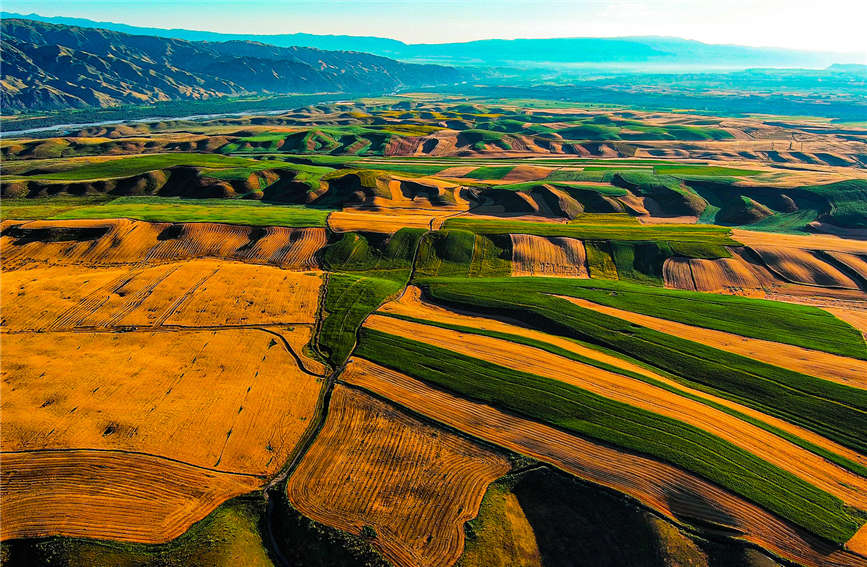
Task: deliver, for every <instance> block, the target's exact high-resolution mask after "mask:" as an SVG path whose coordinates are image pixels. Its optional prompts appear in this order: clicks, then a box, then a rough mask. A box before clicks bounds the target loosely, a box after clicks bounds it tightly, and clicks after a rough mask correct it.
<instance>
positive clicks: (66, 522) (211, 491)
mask: <svg viewBox="0 0 867 567" xmlns="http://www.w3.org/2000/svg"><path fill="white" fill-rule="evenodd" d="M0 480H2V482H0V513H2V516H3V522H2V528H0V538H2V539H3V540H7V539H15V538H42V537H48V536H55V535H64V536H70V537H82V538H95V539H113V540H118V541H128V542H136V543H162V542H166V541H169V540H172V539H174V538H176V537H178V536H180V535H181V534H183V533H184V532H186V531H187V530H188V529H189V528H190V526H191V525H192V524H194V523H195V522H197V521H199V520H201V519H202V518H204V517H205V516H207V515H208V514H209V513H211V512H212V511H213V510H214V508H216V507H217V506H218V505H220V504H221V503H223V502H224V501H226V500H228V499H229V498H232V497H234V496H237V495H239V494H244V493H246V492H249V491H251V490H254V489H256V488H257V487H258V486H260V485H261V483H262V479H261V478H259V477H256V476H253V475H240V474H230V473H221V472H216V471H212V470H208V469H205V468H200V467H194V466H191V465H187V464H184V463H179V462H177V461H173V460H170V459H165V458H161V457H156V456H153V455H146V454H142V453H134V452H125V451H102V450H93V449H72V450H69V451H51V450H45V451H23V452H7V451H6V450H5V449H4V452H3V453H0Z"/></svg>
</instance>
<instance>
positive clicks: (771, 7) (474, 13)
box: [2, 0, 867, 61]
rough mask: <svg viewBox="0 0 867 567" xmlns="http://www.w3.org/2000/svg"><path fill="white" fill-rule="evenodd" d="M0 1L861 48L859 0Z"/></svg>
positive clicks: (433, 34)
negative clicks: (639, 0)
mask: <svg viewBox="0 0 867 567" xmlns="http://www.w3.org/2000/svg"><path fill="white" fill-rule="evenodd" d="M2 6H3V10H6V11H9V12H18V13H24V14H27V13H31V12H35V13H38V14H40V15H43V16H69V17H79V18H88V19H92V20H97V21H109V22H119V23H125V24H130V25H138V26H148V27H159V28H185V29H194V30H209V31H217V32H224V33H258V34H279V33H295V32H306V33H314V34H346V35H372V36H378V37H390V38H394V39H399V40H401V41H404V42H407V43H445V42H454V41H470V40H474V39H489V38H502V39H512V38H542V37H618V36H636V35H657V36H675V37H682V38H685V39H696V40H699V41H704V42H707V43H727V44H738V45H750V46H759V47H786V48H791V49H805V50H812V51H840V52H854V53H863V54H864V55H865V61H867V36H865V32H864V22H865V21H867V1H865V0H823V1H821V2H816V1H815V0H809V1H804V0H725V1H720V0H710V1H708V0H646V1H643V2H638V1H634V0H608V1H605V0H544V1H531V0H495V1H491V0H36V1H33V0H3V2H2Z"/></svg>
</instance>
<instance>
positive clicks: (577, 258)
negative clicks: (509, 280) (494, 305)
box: [510, 234, 589, 278]
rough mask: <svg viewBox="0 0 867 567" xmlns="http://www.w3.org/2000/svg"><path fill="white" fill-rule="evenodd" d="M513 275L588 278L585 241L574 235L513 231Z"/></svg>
mask: <svg viewBox="0 0 867 567" xmlns="http://www.w3.org/2000/svg"><path fill="white" fill-rule="evenodd" d="M510 236H511V238H512V275H513V276H566V277H575V278H587V277H589V276H588V275H587V257H586V255H585V253H584V243H583V242H581V241H580V240H578V239H575V238H563V237H559V236H549V237H545V236H534V235H532V234H512V235H510Z"/></svg>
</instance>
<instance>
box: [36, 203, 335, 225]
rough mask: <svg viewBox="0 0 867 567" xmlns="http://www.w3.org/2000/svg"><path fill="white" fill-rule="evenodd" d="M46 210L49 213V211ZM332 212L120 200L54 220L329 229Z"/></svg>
mask: <svg viewBox="0 0 867 567" xmlns="http://www.w3.org/2000/svg"><path fill="white" fill-rule="evenodd" d="M49 211H50V210H49V209H46V212H49ZM329 212H330V211H328V210H325V209H314V208H307V207H304V206H302V205H270V204H266V203H262V202H260V201H241V200H237V199H232V200H229V199H177V198H171V197H120V198H117V199H114V200H112V201H110V202H107V203H103V204H96V205H82V206H76V207H73V208H69V209H66V210H63V211H60V212H58V213H57V214H55V215H53V216H50V218H52V219H61V220H64V219H108V218H121V217H126V218H131V219H138V220H143V221H153V222H222V223H230V224H244V225H256V226H289V227H307V226H325V220H326V218H327V217H328V213H329Z"/></svg>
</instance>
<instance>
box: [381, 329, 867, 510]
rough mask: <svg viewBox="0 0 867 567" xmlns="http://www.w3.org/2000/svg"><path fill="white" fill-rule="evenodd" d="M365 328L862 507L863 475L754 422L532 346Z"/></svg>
mask: <svg viewBox="0 0 867 567" xmlns="http://www.w3.org/2000/svg"><path fill="white" fill-rule="evenodd" d="M365 326H366V327H368V328H371V329H374V330H378V331H381V332H383V333H388V334H392V335H397V336H400V337H404V338H407V339H410V340H414V341H419V342H424V343H428V344H434V345H440V346H442V347H443V348H447V349H448V350H451V351H454V352H457V353H459V354H463V355H465V356H470V357H473V358H478V359H481V360H486V361H488V362H491V363H493V364H497V365H500V366H504V367H506V368H511V369H514V370H518V371H521V372H527V373H530V374H535V375H537V376H543V377H546V378H551V379H554V380H558V381H561V382H564V383H567V384H571V385H574V386H576V387H578V388H582V389H584V390H587V391H590V392H593V393H595V394H598V395H601V396H604V397H606V398H609V399H612V400H616V401H619V402H623V403H626V404H629V405H632V406H635V407H638V408H641V409H645V410H648V411H651V412H654V413H657V414H660V415H663V416H666V417H669V418H672V419H676V420H679V421H682V422H684V423H688V424H690V425H693V426H695V427H698V428H700V429H703V430H705V431H707V432H709V433H711V434H713V435H716V436H718V437H720V438H721V439H723V440H725V441H727V442H729V443H731V444H732V445H735V446H737V447H740V448H742V449H744V450H746V451H749V452H750V453H752V454H754V455H757V456H759V457H761V458H762V459H764V460H766V461H768V462H769V463H771V464H773V465H775V466H777V467H779V468H781V469H783V470H786V471H788V472H790V473H792V474H794V475H795V476H798V477H799V478H801V479H803V480H805V481H807V482H809V483H811V484H813V485H814V486H816V487H818V488H820V489H822V490H824V491H825V492H828V493H829V494H832V495H834V496H836V497H838V498H840V500H842V501H843V502H845V503H847V504H849V505H851V506H854V507H856V508H859V509H861V510H867V479H865V478H863V477H860V476H858V475H856V474H853V473H851V472H849V471H847V470H845V469H843V468H842V467H839V466H837V465H834V464H832V463H830V462H828V461H826V460H825V459H823V458H822V457H820V456H818V455H816V454H814V453H811V452H809V451H807V450H806V449H803V448H801V447H799V446H797V445H795V444H793V443H791V442H789V441H786V440H784V439H782V438H781V437H778V436H776V435H774V434H772V433H770V432H768V431H765V430H764V429H761V428H759V427H757V426H755V425H752V424H750V423H747V422H745V421H742V420H740V419H737V418H735V417H733V416H731V415H729V414H727V413H725V412H723V411H720V410H717V409H715V408H711V407H709V406H707V405H705V404H703V403H701V402H697V401H695V400H691V399H688V398H685V397H682V396H679V395H677V394H674V393H672V392H669V391H667V390H664V389H662V388H659V387H656V386H652V385H650V384H648V383H646V382H642V381H640V380H636V379H633V378H628V377H626V376H623V375H620V374H615V373H613V372H608V371H606V370H602V369H599V368H596V367H593V366H589V365H587V364H582V363H580V362H576V361H574V360H571V359H568V358H564V357H562V356H557V355H554V354H551V353H549V352H547V351H543V350H540V349H537V348H533V347H528V346H524V345H520V344H517V343H513V342H510V341H504V340H500V339H494V338H491V337H486V336H482V335H476V334H469V333H461V332H458V331H452V330H449V329H443V328H439V327H433V326H429V325H423V324H419V323H414V322H410V321H405V320H401V319H395V318H393V317H386V316H382V315H372V316H370V317H369V318H368V319H367V322H366V323H365Z"/></svg>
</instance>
